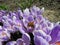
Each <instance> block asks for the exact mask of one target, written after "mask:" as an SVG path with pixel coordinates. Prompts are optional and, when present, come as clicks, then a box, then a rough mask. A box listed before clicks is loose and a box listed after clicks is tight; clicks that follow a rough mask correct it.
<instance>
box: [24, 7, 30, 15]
mask: <svg viewBox="0 0 60 45" xmlns="http://www.w3.org/2000/svg"><path fill="white" fill-rule="evenodd" d="M23 12H24V14H25V15H27V16H28V15H29V14H30V12H29V9H28V8H26V9H25V10H24V11H23Z"/></svg>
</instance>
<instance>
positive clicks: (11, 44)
mask: <svg viewBox="0 0 60 45" xmlns="http://www.w3.org/2000/svg"><path fill="white" fill-rule="evenodd" d="M6 45H17V44H16V41H11V42H8V43H7V44H6Z"/></svg>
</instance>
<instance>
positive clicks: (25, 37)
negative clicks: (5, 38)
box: [22, 33, 30, 45]
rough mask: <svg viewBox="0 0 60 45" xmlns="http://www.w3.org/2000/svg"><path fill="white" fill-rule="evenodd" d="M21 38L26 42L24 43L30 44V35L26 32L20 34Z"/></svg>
mask: <svg viewBox="0 0 60 45" xmlns="http://www.w3.org/2000/svg"><path fill="white" fill-rule="evenodd" d="M22 39H23V40H24V43H26V45H29V44H30V36H29V35H28V34H27V33H25V34H23V35H22Z"/></svg>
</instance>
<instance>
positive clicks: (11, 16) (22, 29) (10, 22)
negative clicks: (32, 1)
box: [0, 6, 60, 45]
mask: <svg viewBox="0 0 60 45" xmlns="http://www.w3.org/2000/svg"><path fill="white" fill-rule="evenodd" d="M43 12H44V8H42V9H40V8H38V7H36V6H33V7H31V8H30V9H29V8H26V9H25V10H23V11H21V10H20V9H19V10H17V11H14V12H12V11H10V12H8V13H7V11H4V10H0V45H60V24H59V22H57V23H53V22H50V21H49V20H48V19H46V18H44V17H43V15H42V14H43ZM16 32H17V33H16ZM20 33H21V34H20Z"/></svg>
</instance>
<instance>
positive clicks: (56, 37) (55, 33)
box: [50, 25, 60, 43]
mask: <svg viewBox="0 0 60 45" xmlns="http://www.w3.org/2000/svg"><path fill="white" fill-rule="evenodd" d="M59 32H60V25H56V26H55V27H54V28H53V29H52V32H51V34H50V36H51V38H52V40H51V42H50V43H56V42H58V40H59V41H60V38H59V37H60V36H59Z"/></svg>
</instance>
